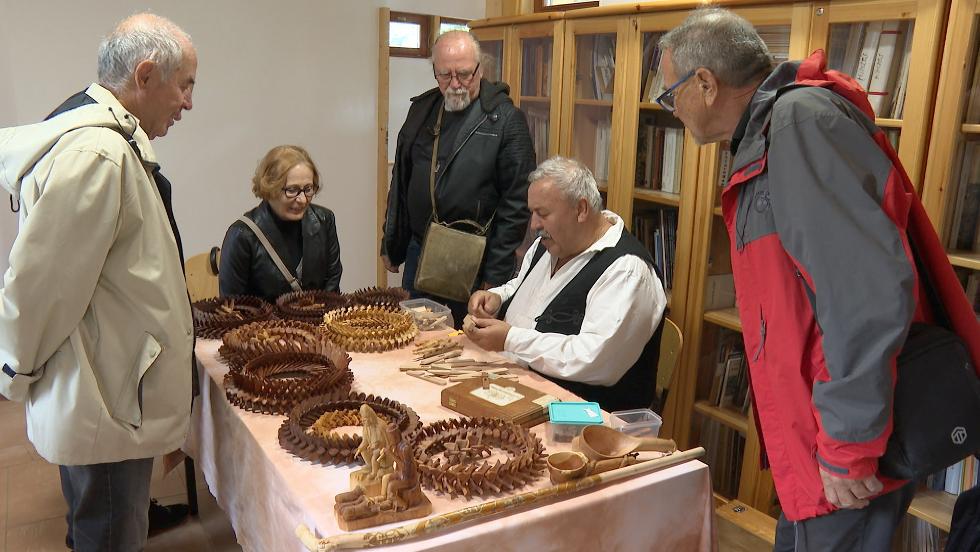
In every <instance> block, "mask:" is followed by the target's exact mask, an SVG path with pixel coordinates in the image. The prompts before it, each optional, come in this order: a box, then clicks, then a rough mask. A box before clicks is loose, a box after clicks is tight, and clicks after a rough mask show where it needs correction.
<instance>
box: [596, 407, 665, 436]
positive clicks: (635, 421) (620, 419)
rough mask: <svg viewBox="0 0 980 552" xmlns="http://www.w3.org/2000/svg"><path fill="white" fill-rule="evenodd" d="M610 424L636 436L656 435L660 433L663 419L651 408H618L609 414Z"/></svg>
mask: <svg viewBox="0 0 980 552" xmlns="http://www.w3.org/2000/svg"><path fill="white" fill-rule="evenodd" d="M609 424H610V425H611V426H612V428H613V429H617V430H619V431H622V432H623V433H626V434H629V435H632V436H634V437H656V436H658V435H659V434H660V426H661V424H663V420H662V419H661V418H660V416H657V413H656V412H654V411H653V410H650V409H649V408H639V409H636V410H617V411H616V412H611V413H610V414H609Z"/></svg>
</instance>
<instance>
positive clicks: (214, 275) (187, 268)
mask: <svg viewBox="0 0 980 552" xmlns="http://www.w3.org/2000/svg"><path fill="white" fill-rule="evenodd" d="M220 258H221V248H218V247H212V248H211V251H209V252H207V253H201V254H200V255H194V256H193V257H191V258H190V259H187V262H185V263H184V275H185V277H186V278H187V293H188V294H190V296H191V301H194V302H196V301H200V300H202V299H210V298H212V297H217V296H218V261H219V260H220Z"/></svg>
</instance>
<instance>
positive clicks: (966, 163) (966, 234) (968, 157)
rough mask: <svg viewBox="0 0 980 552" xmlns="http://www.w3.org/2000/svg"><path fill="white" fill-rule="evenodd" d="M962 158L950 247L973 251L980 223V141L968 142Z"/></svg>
mask: <svg viewBox="0 0 980 552" xmlns="http://www.w3.org/2000/svg"><path fill="white" fill-rule="evenodd" d="M962 159H963V160H962V165H961V169H960V171H961V173H960V179H959V186H958V187H957V196H956V206H955V210H954V212H953V213H954V214H953V219H952V224H951V225H950V233H949V248H950V249H952V250H956V251H972V250H973V248H974V246H975V242H976V241H977V234H978V229H977V225H978V224H980V142H967V143H966V145H965V146H964V148H963V158H962Z"/></svg>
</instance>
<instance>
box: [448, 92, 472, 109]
mask: <svg viewBox="0 0 980 552" xmlns="http://www.w3.org/2000/svg"><path fill="white" fill-rule="evenodd" d="M458 90H461V91H462V93H459V94H458V93H455V92H454V91H453V89H452V88H447V89H446V91H445V92H443V94H442V97H443V98H444V100H445V101H444V108H445V110H446V111H462V110H464V109H466V108H467V107H469V106H470V103H472V101H473V100H471V99H470V91H469V90H467V89H465V88H461V89H458Z"/></svg>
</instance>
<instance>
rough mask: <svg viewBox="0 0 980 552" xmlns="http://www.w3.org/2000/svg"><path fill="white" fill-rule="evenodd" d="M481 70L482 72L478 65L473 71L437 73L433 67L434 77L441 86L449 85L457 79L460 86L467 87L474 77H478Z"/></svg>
mask: <svg viewBox="0 0 980 552" xmlns="http://www.w3.org/2000/svg"><path fill="white" fill-rule="evenodd" d="M479 70H480V64H479V63H477V64H476V67H474V68H473V70H472V71H456V72H455V73H453V72H449V73H436V70H435V68H434V67H433V68H432V76H434V77H435V78H436V80H437V81H439V83H440V84H449V83H450V82H452V81H453V77H456V80H458V81H459V84H462V85H463V86H466V85H467V84H469V83H470V82H471V81H472V80H473V77H474V76H476V72H477V71H479Z"/></svg>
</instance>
